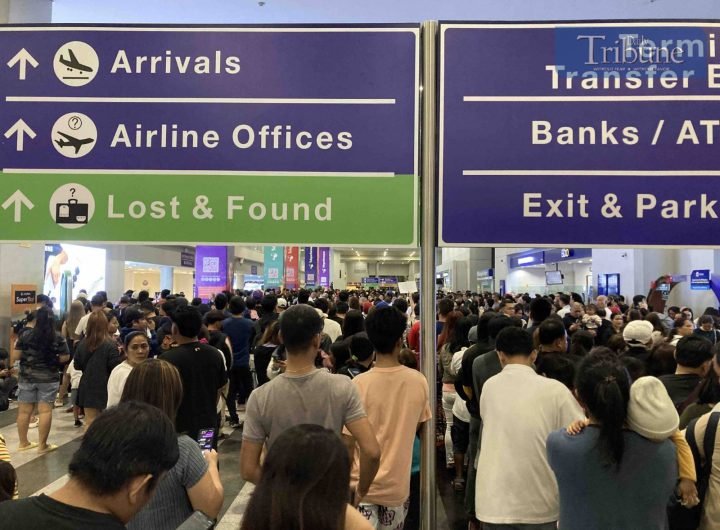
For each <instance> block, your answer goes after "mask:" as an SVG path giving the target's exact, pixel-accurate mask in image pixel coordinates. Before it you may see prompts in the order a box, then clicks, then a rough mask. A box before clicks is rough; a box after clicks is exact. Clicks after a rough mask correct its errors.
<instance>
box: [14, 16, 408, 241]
mask: <svg viewBox="0 0 720 530" xmlns="http://www.w3.org/2000/svg"><path fill="white" fill-rule="evenodd" d="M0 50H2V52H0V54H2V62H0V97H1V99H0V127H2V131H1V132H3V133H4V136H2V137H0V140H1V141H0V162H1V163H2V166H1V167H2V168H3V171H4V173H5V174H7V175H5V176H4V178H3V182H2V183H0V203H2V201H4V200H5V199H8V200H10V197H11V196H12V194H13V193H15V192H16V191H17V192H19V193H20V194H21V196H22V197H20V196H16V197H15V199H14V200H13V201H12V202H11V204H10V206H12V207H13V208H10V206H8V208H6V209H5V210H0V225H2V226H4V227H8V228H9V227H12V230H11V231H9V232H8V231H7V230H3V232H2V235H0V237H2V239H4V240H7V239H24V240H33V239H43V240H44V239H46V238H48V237H50V238H51V239H53V240H62V239H66V238H70V239H73V240H74V239H78V240H101V241H112V240H118V241H128V240H134V239H135V237H134V231H133V228H134V227H136V228H141V229H142V232H143V233H142V234H138V235H137V238H138V240H143V241H171V240H173V241H185V242H194V241H216V242H256V243H265V242H267V243H299V244H303V243H305V244H312V243H316V244H317V243H325V244H332V243H339V242H344V243H345V244H347V243H357V244H361V243H363V244H371V245H372V244H377V245H383V244H389V245H413V244H414V243H415V241H416V227H417V200H416V197H417V173H418V172H417V164H418V142H417V132H418V116H419V114H418V111H419V108H418V94H419V28H418V26H392V27H354V26H353V27H334V26H333V27H307V28H302V27H276V28H260V27H243V28H239V27H209V28H198V27H191V28H183V27H145V26H140V27H125V28H119V27H103V26H99V27H72V26H71V27H52V26H51V27H38V28H28V27H22V28H20V27H16V28H14V27H4V28H2V29H1V30H0ZM28 173H30V174H32V177H30V176H28V175H27V174H28ZM8 175H24V176H23V178H14V177H12V176H11V177H8ZM368 179H372V180H368ZM41 181H42V185H40V186H38V188H37V189H34V190H31V188H32V187H33V186H36V185H37V183H38V182H41ZM369 181H370V182H372V183H373V185H372V187H373V189H374V190H375V191H376V199H377V200H379V201H381V202H384V203H385V205H384V206H383V205H382V204H378V203H375V204H374V207H375V208H377V210H378V211H382V212H383V216H382V218H381V217H380V216H378V218H377V219H375V220H373V219H369V220H368V219H367V218H366V216H365V215H364V213H365V211H364V209H363V205H362V204H361V203H360V202H358V201H355V200H353V199H352V198H353V197H357V196H360V195H361V194H362V191H361V190H363V189H367V187H368V182H369ZM21 182H24V183H25V184H24V185H23V186H21V185H20V183H21ZM72 190H75V191H72ZM31 194H33V196H31ZM23 201H26V202H29V203H32V204H33V206H34V207H35V208H34V209H29V208H28V207H27V206H25V204H26V202H23ZM73 201H74V202H73ZM153 204H154V206H153ZM16 205H17V206H16ZM83 205H85V206H83ZM3 207H4V204H3ZM14 211H19V212H20V215H19V217H20V219H21V220H20V221H18V222H15V221H12V222H11V225H7V224H6V221H5V220H3V216H4V217H8V216H10V217H11V216H12V214H13V213H14ZM40 212H42V216H39V214H40ZM388 216H389V217H388ZM358 218H363V219H364V221H370V222H371V223H373V224H374V223H375V222H377V227H368V226H367V225H365V226H363V224H361V223H357V222H356V221H357V219H358ZM348 230H349V232H348ZM48 231H49V232H50V233H48Z"/></svg>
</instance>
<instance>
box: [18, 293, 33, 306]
mask: <svg viewBox="0 0 720 530" xmlns="http://www.w3.org/2000/svg"><path fill="white" fill-rule="evenodd" d="M13 296H14V297H15V305H25V304H34V303H35V298H36V296H37V294H36V292H35V291H15V292H14V293H13Z"/></svg>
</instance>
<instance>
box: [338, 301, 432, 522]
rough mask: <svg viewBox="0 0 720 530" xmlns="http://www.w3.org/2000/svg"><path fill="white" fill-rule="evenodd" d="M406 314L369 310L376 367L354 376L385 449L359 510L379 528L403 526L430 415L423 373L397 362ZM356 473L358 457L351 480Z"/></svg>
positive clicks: (390, 309) (368, 326)
mask: <svg viewBox="0 0 720 530" xmlns="http://www.w3.org/2000/svg"><path fill="white" fill-rule="evenodd" d="M405 318H406V317H405V315H403V314H402V313H401V312H400V311H398V310H397V309H396V308H394V307H392V306H387V307H379V308H375V309H372V310H371V311H370V314H369V315H368V317H367V319H366V320H365V331H366V333H367V335H368V338H369V339H370V342H372V344H373V346H374V347H375V359H376V360H375V365H374V366H373V368H372V369H370V371H369V372H366V373H364V374H360V375H358V376H357V377H355V379H353V383H354V384H355V385H357V387H358V391H359V392H360V398H361V400H362V402H363V405H364V406H365V411H366V413H367V418H368V420H369V421H370V425H371V426H372V428H373V431H375V435H376V437H377V441H378V443H379V445H380V448H381V457H380V468H379V470H378V472H377V475H375V479H374V480H373V483H372V485H371V486H370V489H369V490H368V492H367V494H366V495H365V496H364V497H363V498H362V499H361V501H360V505H359V510H360V512H361V513H362V514H363V515H364V516H365V518H366V519H368V520H369V521H370V523H371V524H372V525H373V526H374V527H375V528H376V529H378V530H380V529H382V530H397V529H401V528H402V527H403V523H404V521H405V517H406V516H407V512H408V499H409V496H410V468H411V464H412V452H413V442H414V440H415V434H416V433H417V432H418V430H419V429H420V427H421V426H422V424H423V423H424V422H426V421H428V420H429V419H430V417H431V416H432V413H431V410H430V404H429V390H428V384H427V381H426V380H425V377H424V376H423V375H422V374H421V373H420V372H418V371H417V370H412V369H410V368H407V367H406V366H403V365H401V364H400V363H399V362H398V355H399V353H400V350H401V349H402V339H403V333H404V332H405V325H406V320H405ZM358 477H359V458H358V456H356V457H355V462H354V464H353V472H352V481H353V483H356V482H357V480H358Z"/></svg>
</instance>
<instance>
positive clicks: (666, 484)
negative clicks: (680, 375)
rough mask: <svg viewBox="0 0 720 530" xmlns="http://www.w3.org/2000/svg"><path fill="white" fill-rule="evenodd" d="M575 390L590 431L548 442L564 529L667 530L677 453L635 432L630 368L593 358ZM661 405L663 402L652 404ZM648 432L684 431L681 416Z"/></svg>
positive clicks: (560, 434)
mask: <svg viewBox="0 0 720 530" xmlns="http://www.w3.org/2000/svg"><path fill="white" fill-rule="evenodd" d="M649 379H651V378H649ZM655 381H656V382H657V380H655ZM656 386H657V385H656ZM575 388H576V393H577V397H578V399H579V401H580V403H581V404H582V406H583V408H584V409H585V414H586V415H587V417H588V419H589V423H588V427H587V428H585V429H584V430H583V431H582V432H581V433H580V434H577V435H571V434H568V433H567V432H566V431H565V430H562V431H557V432H553V433H551V434H550V436H549V437H548V440H547V454H548V463H549V464H550V467H551V468H552V470H553V471H554V472H555V477H556V478H557V482H558V487H559V491H560V521H559V526H558V528H559V529H560V530H570V529H577V530H595V529H597V530H605V529H609V528H612V529H613V530H635V529H637V528H643V529H647V530H664V529H665V528H666V520H667V515H666V507H667V502H668V499H669V498H670V496H671V495H672V493H673V489H674V488H675V484H676V481H677V478H678V473H677V464H676V453H675V448H674V446H673V444H672V442H670V441H668V440H667V439H666V440H664V441H662V442H656V441H651V440H649V439H647V438H644V437H643V436H641V435H640V434H637V433H636V432H633V431H631V430H628V429H627V427H626V423H627V422H628V402H629V400H630V379H629V377H628V374H627V371H626V370H625V367H624V365H623V364H622V362H620V361H619V359H618V358H617V357H616V356H615V355H613V354H612V353H610V352H607V351H600V352H597V351H593V352H591V353H590V354H589V355H588V356H587V357H586V358H585V359H584V360H583V361H582V362H581V363H580V366H579V368H578V373H577V376H576V379H575ZM666 397H667V396H666ZM653 399H659V398H655V397H654V396H648V399H647V400H646V402H648V403H651V404H654V402H653ZM666 401H668V400H667V399H666ZM649 407H650V409H652V406H649ZM673 412H674V411H673ZM648 416H652V414H648ZM636 421H637V418H633V422H636ZM634 424H635V423H633V425H634ZM647 429H648V432H650V431H653V432H655V431H656V430H663V429H669V430H672V431H674V430H677V414H676V413H675V422H674V424H673V425H671V426H670V427H667V426H665V424H664V423H662V422H660V421H657V422H655V423H652V422H651V423H650V424H649V425H648V426H647ZM636 430H637V428H636ZM629 492H635V493H637V494H632V495H630V494H628V493H629Z"/></svg>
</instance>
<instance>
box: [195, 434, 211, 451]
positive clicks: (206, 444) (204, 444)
mask: <svg viewBox="0 0 720 530" xmlns="http://www.w3.org/2000/svg"><path fill="white" fill-rule="evenodd" d="M214 439H215V429H200V434H198V437H197V443H198V445H199V446H200V449H201V450H203V451H210V450H211V449H212V448H213V440H214Z"/></svg>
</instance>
